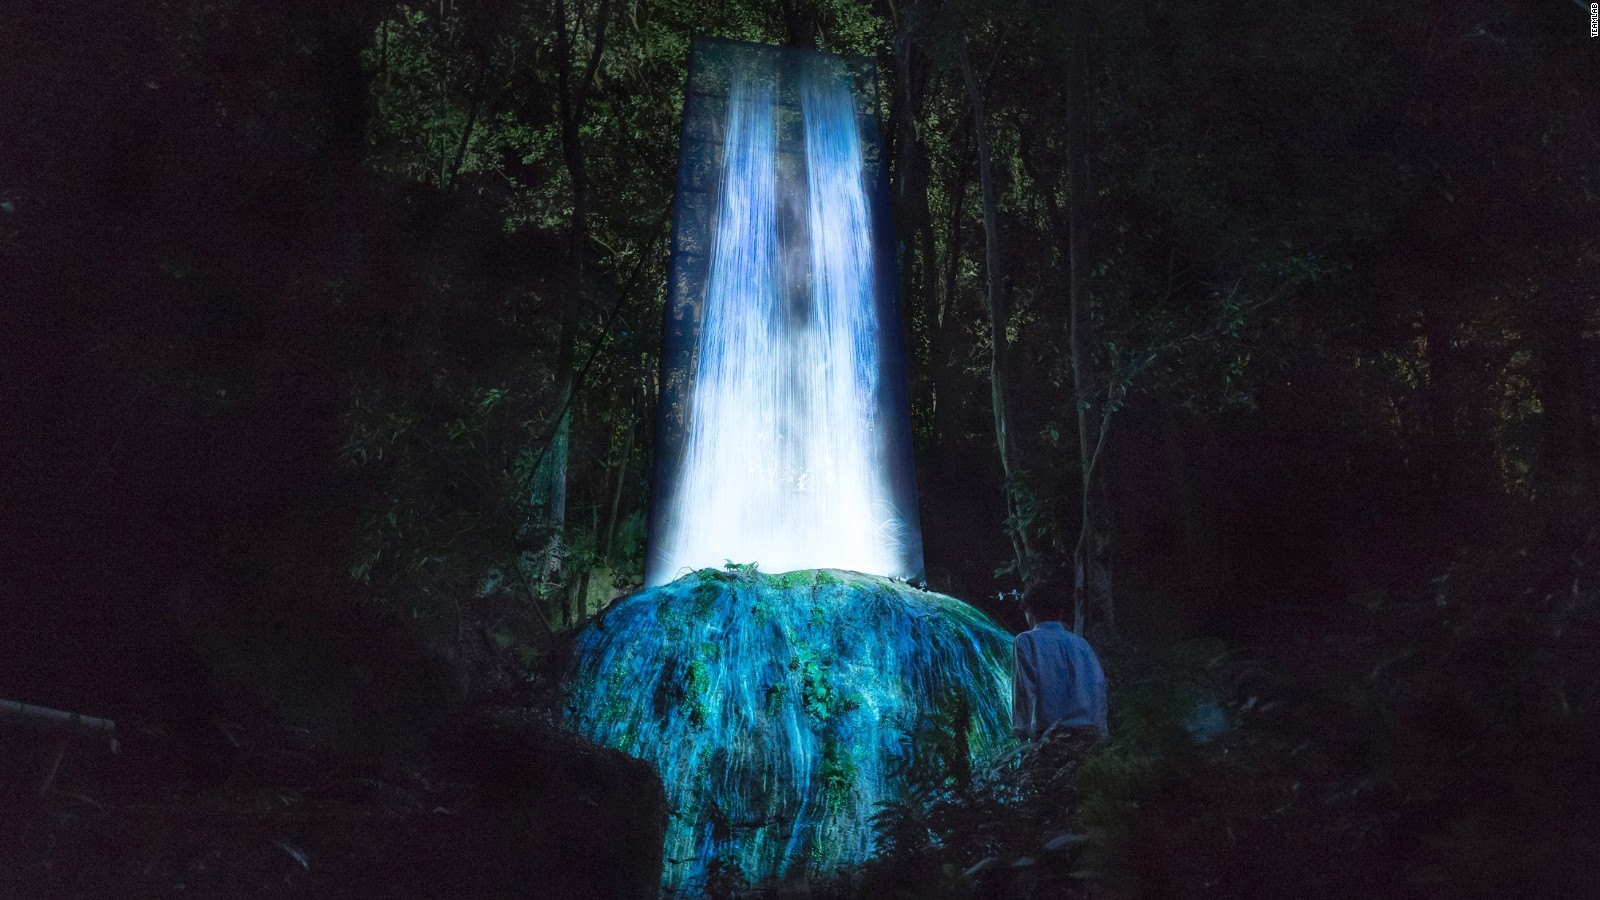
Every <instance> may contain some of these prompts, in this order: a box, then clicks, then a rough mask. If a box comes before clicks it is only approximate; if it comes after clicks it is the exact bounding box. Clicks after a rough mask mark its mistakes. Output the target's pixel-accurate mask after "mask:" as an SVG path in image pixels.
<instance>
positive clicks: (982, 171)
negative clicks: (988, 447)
mask: <svg viewBox="0 0 1600 900" xmlns="http://www.w3.org/2000/svg"><path fill="white" fill-rule="evenodd" d="M957 50H958V54H959V62H960V65H961V76H962V78H963V79H965V80H966V84H967V94H968V95H969V96H970V98H971V100H972V127H973V135H974V136H975V137H976V138H977V143H978V184H979V187H980V190H981V192H982V195H983V234H984V269H985V272H984V274H985V276H986V281H987V288H988V299H989V388H990V389H989V400H990V404H991V405H992V407H993V410H994V433H995V446H996V447H997V448H998V449H999V451H1000V471H1001V474H1002V475H1004V477H1005V495H1006V514H1007V519H1008V521H1007V523H1006V532H1007V534H1008V535H1009V537H1010V538H1011V546H1012V552H1013V553H1014V554H1015V556H1016V566H1017V575H1018V577H1020V578H1022V579H1024V580H1026V579H1028V578H1030V577H1031V576H1032V575H1033V568H1034V560H1035V557H1034V554H1033V548H1032V546H1031V544H1030V538H1029V537H1028V531H1027V528H1026V527H1024V525H1023V523H1022V522H1021V520H1020V519H1019V517H1018V512H1019V511H1018V504H1017V490H1018V488H1019V487H1020V485H1019V484H1018V481H1017V478H1018V475H1019V471H1018V470H1017V468H1016V466H1015V465H1014V463H1015V454H1014V452H1013V447H1012V442H1011V436H1010V434H1009V433H1008V432H1007V430H1006V425H1007V423H1006V381H1005V379H1006V368H1007V365H1006V364H1007V351H1008V350H1009V349H1010V341H1009V339H1008V338H1007V336H1006V333H1007V331H1008V329H1009V327H1010V319H1011V311H1010V309H1009V308H1008V304H1007V297H1006V291H1005V283H1004V282H1005V275H1004V269H1003V268H1002V265H1001V261H1000V225H999V210H1000V201H999V197H998V195H997V192H996V190H995V183H994V166H993V158H992V157H993V154H992V152H991V148H990V146H989V128H988V123H987V122H985V121H984V102H983V91H982V89H981V88H980V87H979V86H978V80H977V78H976V77H975V76H974V75H973V73H972V61H971V59H970V57H969V56H968V53H967V45H966V41H965V39H963V40H961V41H960V42H958V43H957Z"/></svg>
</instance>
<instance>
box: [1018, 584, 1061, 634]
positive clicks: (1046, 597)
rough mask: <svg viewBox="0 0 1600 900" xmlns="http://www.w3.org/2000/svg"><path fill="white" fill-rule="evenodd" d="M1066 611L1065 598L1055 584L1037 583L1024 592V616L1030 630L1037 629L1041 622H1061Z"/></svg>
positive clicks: (1030, 585)
mask: <svg viewBox="0 0 1600 900" xmlns="http://www.w3.org/2000/svg"><path fill="white" fill-rule="evenodd" d="M1066 611H1067V604H1066V601H1065V598H1063V597H1062V595H1061V591H1060V590H1058V589H1057V588H1056V587H1055V585H1054V583H1053V582H1049V581H1044V580H1039V581H1035V582H1033V583H1031V584H1029V585H1028V587H1027V589H1026V590H1024V591H1023V592H1022V615H1023V616H1024V617H1025V618H1026V619H1027V620H1028V627H1029V628H1037V627H1038V626H1039V623H1040V622H1059V621H1061V618H1062V616H1063V615H1065V614H1066Z"/></svg>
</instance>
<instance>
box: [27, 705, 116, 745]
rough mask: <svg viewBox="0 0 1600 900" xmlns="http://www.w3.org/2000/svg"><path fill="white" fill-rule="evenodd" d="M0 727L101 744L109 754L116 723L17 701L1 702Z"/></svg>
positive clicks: (114, 743) (114, 741)
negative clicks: (44, 732)
mask: <svg viewBox="0 0 1600 900" xmlns="http://www.w3.org/2000/svg"><path fill="white" fill-rule="evenodd" d="M0 725H9V726H18V727H23V728H29V729H32V730H35V731H48V732H58V733H63V734H66V735H69V736H71V737H75V738H83V739H85V740H92V741H102V742H105V743H106V744H107V745H108V746H109V747H110V748H111V752H112V753H116V752H117V750H118V749H119V748H118V746H117V723H116V722H113V721H111V720H110V719H99V718H96V717H94V716H85V715H82V714H80V713H75V712H67V711H65V710H60V709H51V708H50V707H48V706H35V705H33V704H31V703H22V702H19V701H17V700H0Z"/></svg>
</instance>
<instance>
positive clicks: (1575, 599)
mask: <svg viewBox="0 0 1600 900" xmlns="http://www.w3.org/2000/svg"><path fill="white" fill-rule="evenodd" d="M1590 16H1591V12H1590V9H1589V6H1588V4H1587V3H1574V2H1571V0H1539V2H1510V0H1460V2H1455V3H1437V2H1429V3H1408V2H1403V0H1328V2H1324V3H1316V4H1307V3H1296V4H1289V3H1276V2H1268V0H1233V2H1224V0H1189V2H1177V0H1145V2H1139V3H1135V2H1129V0H1074V2H1070V3H1065V2H1063V3H1055V2H1046V0H774V2H767V3H763V2H756V0H416V2H411V0H407V2H399V3H396V2H392V0H360V2H310V0H280V2H250V0H182V2H179V0H163V2H154V0H133V2H126V3H105V4H82V3H61V2H39V0H12V2H9V3H6V4H4V5H3V6H0V36H3V37H4V40H3V44H4V48H5V49H4V53H3V54H0V122H3V123H4V126H3V134H0V298H3V299H0V423H3V426H4V430H5V436H4V438H3V439H0V460H3V464H4V470H3V473H4V474H3V478H0V509H3V519H4V521H5V525H4V529H5V532H4V534H3V535H0V573H3V577H0V699H4V700H9V701H17V702H19V703H26V704H34V705H37V706H43V707H48V708H51V709H57V710H65V711H70V712H73V713H79V714H81V715H83V716H90V717H95V718H96V719H109V720H113V721H114V722H115V732H116V741H115V743H116V745H117V747H116V750H117V752H115V753H113V752H111V749H112V748H111V746H110V742H109V741H108V740H106V739H105V738H104V735H100V736H98V737H97V736H96V735H95V734H90V733H89V732H90V731H92V729H89V728H88V727H87V726H84V725H82V723H81V722H80V723H79V725H78V726H76V727H52V728H48V729H41V728H40V727H39V726H38V724H37V723H36V722H31V721H27V720H25V719H24V718H17V717H15V716H12V715H11V709H10V708H9V707H8V708H5V709H0V713H4V714H6V715H7V716H11V717H0V776H3V779H4V781H5V784H4V785H3V787H4V790H5V796H4V797H0V817H3V821H0V896H3V897H11V896H15V897H19V898H23V897H27V898H31V897H49V898H55V897H62V898H66V897H82V898H89V897H95V898H102V897H103V898H111V897H117V898H143V897H208V898H211V897H215V898H233V897H255V896H262V897H266V896H271V897H280V896H281V897H300V896H310V897H330V898H333V897H337V898H365V897H372V898H379V897H385V898H389V897H574V898H585V897H654V896H657V885H658V882H659V879H660V867H661V859H660V854H661V850H660V842H661V834H662V831H661V829H662V828H663V827H664V824H663V823H664V822H665V821H666V817H667V816H668V815H670V811H669V810H667V809H666V808H665V806H664V803H665V801H664V800H663V799H662V796H661V786H660V781H659V779H658V778H657V777H656V774H655V773H654V772H653V771H651V770H650V768H649V767H648V766H646V765H644V764H642V763H640V762H639V761H638V760H634V759H631V758H629V757H626V756H624V755H622V754H620V753H617V752H615V751H612V750H606V749H602V748H600V747H597V746H593V745H590V744H587V743H586V742H584V741H583V740H582V739H580V738H578V737H576V736H575V735H573V734H571V733H569V732H568V731H567V730H566V729H564V728H563V727H562V716H563V710H564V704H567V703H568V702H569V696H568V694H567V693H566V688H565V687H564V679H565V678H566V677H567V667H568V664H569V661H570V660H571V658H572V653H573V646H574V642H575V641H576V640H577V636H578V634H579V633H580V632H581V630H582V629H584V628H585V627H589V626H592V625H594V624H595V623H596V622H597V621H599V619H600V617H601V614H602V613H603V612H604V611H605V610H606V609H607V607H608V606H609V605H610V604H611V603H612V602H613V601H615V600H617V599H618V598H621V597H624V596H627V595H629V594H631V593H633V592H635V591H636V590H638V589H639V588H640V587H641V584H642V582H643V576H644V565H645V549H646V548H645V543H646V531H647V523H648V521H649V502H650V498H651V479H652V473H653V468H652V461H653V456H652V453H653V441H654V437H655V423H656V415H657V408H656V406H657V398H658V395H659V391H660V387H661V386H660V383H659V382H660V377H661V376H660V371H661V369H660V353H661V346H662V330H663V317H664V308H665V303H666V297H667V283H668V269H667V266H668V242H669V239H670V235H671V227H672V213H673V203H674V185H675V179H676V177H677V176H676V172H677V166H678V158H679V157H678V152H679V143H678V142H679V122H680V116H681V113H682V107H683V102H684V85H685V78H686V76H687V74H688V62H689V51H690V45H691V40H692V39H693V38H694V37H695V36H697V35H707V36H714V37H722V38H730V39H735V40H740V41H750V42H759V43H767V44H777V45H784V46H790V47H804V48H812V49H821V50H827V51H831V52H833V53H838V54H841V55H844V56H848V57H859V58H864V60H866V62H867V63H868V64H869V65H870V67H871V68H873V69H874V70H875V72H876V77H877V88H878V90H877V94H876V98H877V101H878V109H877V116H878V119H879V121H880V123H881V127H882V143H883V148H884V157H885V159H886V164H887V173H888V190H889V195H890V207H891V209H892V213H893V222H894V228H895V232H894V248H895V256H896V257H897V262H898V273H897V276H898V290H899V303H900V314H901V319H902V322H901V325H902V327H903V330H904V332H905V335H906V341H907V346H906V357H907V362H908V366H909V382H910V405H911V419H912V440H913V443H914V448H915V455H916V485H917V492H918V495H919V497H920V507H921V508H920V521H921V529H922V535H923V540H924V546H925V559H926V567H927V575H926V582H927V583H926V586H927V588H928V589H929V590H932V591H937V592H942V593H944V594H949V595H952V596H954V597H957V598H960V599H961V600H965V601H967V602H968V603H970V604H972V605H973V606H975V607H976V608H977V609H979V610H981V611H982V612H983V613H985V614H987V615H988V616H990V617H992V618H993V619H994V620H995V621H997V622H998V623H1000V624H1001V625H1002V626H1004V627H1005V628H1007V629H1009V630H1012V631H1019V630H1021V629H1023V628H1025V627H1026V626H1025V625H1024V624H1023V616H1022V612H1021V610H1020V609H1019V608H1018V605H1017V603H1016V602H1015V599H1014V598H1015V597H1016V595H1017V593H1018V592H1020V591H1021V590H1023V589H1024V588H1026V587H1028V586H1030V585H1032V584H1046V583H1047V584H1050V585H1053V586H1055V588H1056V589H1057V590H1059V591H1061V592H1062V596H1063V598H1064V600H1065V604H1066V606H1067V610H1068V615H1067V618H1068V620H1069V621H1068V626H1069V627H1074V626H1075V627H1076V628H1077V630H1079V631H1081V632H1083V633H1084V634H1085V635H1086V636H1088V637H1089V638H1090V640H1091V641H1092V642H1093V643H1094V646H1095V647H1096V649H1097V651H1098V652H1099V654H1100V657H1101V659H1102V660H1103V661H1104V664H1105V667H1106V672H1107V674H1108V680H1109V683H1110V689H1111V701H1110V706H1111V726H1110V736H1109V738H1107V739H1106V740H1103V741H1101V742H1100V743H1098V744H1097V745H1095V746H1094V747H1093V748H1090V749H1087V750H1084V749H1082V748H1070V747H1068V748H1061V747H1059V746H1056V745H1046V746H1045V747H1044V749H1043V750H1041V751H1040V752H1039V753H1036V754H1034V755H1032V756H1030V757H1028V758H1025V759H1023V760H1022V761H1021V762H1017V761H1015V760H1013V762H1012V764H1011V768H1010V769H1008V770H1007V771H1004V772H1000V771H980V770H975V769H971V768H969V767H968V766H966V764H965V763H964V762H960V761H953V760H955V758H956V756H959V755H960V754H956V753H954V752H953V751H952V750H951V748H950V747H949V746H947V744H948V741H947V740H946V738H947V737H948V729H946V728H942V727H930V728H929V730H928V732H927V733H926V734H923V735H922V739H925V741H924V744H925V746H923V745H922V744H919V745H918V748H919V749H918V750H917V753H916V754H914V756H915V760H916V764H914V765H907V766H906V767H905V769H904V771H903V772H902V773H901V774H902V776H903V779H904V782H905V791H904V795H903V797H902V798H901V799H899V800H897V801H896V802H895V803H894V804H891V805H889V806H887V807H885V809H884V813H883V814H882V815H881V816H880V818H879V820H878V823H877V827H878V829H879V834H878V843H877V852H876V853H875V855H874V856H873V858H872V859H871V860H869V861H868V862H867V863H865V864H864V865H863V866H861V867H860V868H859V869H856V870H852V871H847V872H840V873H838V874H837V877H834V878H830V879H812V880H811V882H810V883H785V884H782V885H777V884H768V883H750V882H748V881H747V880H745V879H742V878H740V877H739V874H738V872H737V871H734V870H732V869H730V868H727V867H723V866H716V865H713V866H712V869H711V872H712V875H711V877H708V878H707V879H706V880H705V881H704V883H703V884H697V885H695V886H693V889H692V890H685V891H682V892H677V893H675V894H674V895H675V896H685V897H689V896H706V897H717V898H722V897H778V896H784V897H789V896H814V897H818V898H822V897H837V898H847V897H848V898H869V897H870V898H877V897H908V898H933V897H942V898H965V897H1018V898H1021V897H1039V898H1043V897H1074V898H1077V897H1081V898H1096V900H1102V898H1104V900H1122V898H1129V900H1131V898H1164V897H1183V898H1190V897H1193V898H1201V897H1208V898H1209V897H1214V898H1237V897H1263V898H1302V897H1352V898H1355V897H1360V898H1372V897H1403V898H1458V897H1496V898H1500V897H1508V896H1520V897H1577V896H1587V895H1596V894H1600V837H1597V836H1600V803H1597V802H1596V800H1597V798H1600V774H1597V769H1596V767H1595V764H1594V758H1593V756H1592V755H1591V754H1592V753H1593V750H1594V747H1595V746H1597V743H1596V742H1597V740H1600V572H1597V571H1596V570H1595V568H1594V567H1595V566H1596V565H1600V516H1597V510H1600V227H1597V223H1600V39H1591V38H1590V37H1589V35H1590V33H1591V32H1590V21H1591V18H1590ZM738 562H740V561H738V560H732V561H730V569H735V568H737V566H733V565H731V564H732V563H738ZM1052 747H1053V748H1054V749H1052ZM1585 747H1587V748H1589V749H1588V750H1585V749H1584V748H1585ZM56 754H59V756H57V755H56ZM57 759H59V766H58V767H57V766H55V760H57ZM961 759H962V760H964V759H965V757H964V756H962V757H961ZM41 785H42V787H41ZM652 854H654V855H652Z"/></svg>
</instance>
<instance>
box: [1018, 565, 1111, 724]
mask: <svg viewBox="0 0 1600 900" xmlns="http://www.w3.org/2000/svg"><path fill="white" fill-rule="evenodd" d="M1064 606H1065V604H1063V603H1062V602H1061V600H1060V598H1059V597H1058V596H1057V594H1056V592H1055V591H1054V590H1053V589H1052V588H1051V587H1050V586H1049V585H1048V584H1047V583H1046V582H1035V583H1034V584H1032V585H1029V587H1028V589H1027V591H1025V592H1024V593H1023V595H1022V613H1023V616H1024V617H1026V618H1027V620H1028V630H1027V631H1024V632H1023V633H1021V634H1019V635H1017V637H1016V643H1015V656H1014V659H1013V668H1012V705H1011V730H1012V732H1013V733H1014V734H1015V735H1016V736H1017V737H1019V738H1023V739H1025V740H1037V739H1038V738H1040V737H1043V736H1044V733H1045V732H1046V731H1049V730H1050V728H1051V727H1052V726H1056V725H1060V726H1063V727H1066V728H1075V729H1076V728H1083V729H1088V728H1093V729H1095V730H1096V731H1097V732H1098V733H1099V734H1102V735H1103V734H1105V733H1106V676H1105V672H1104V671H1103V670H1102V669H1101V668H1100V660H1099V658H1098V657H1096V656H1095V653H1094V648H1093V647H1090V646H1089V642H1088V641H1086V640H1084V639H1083V638H1082V637H1081V636H1079V635H1077V634H1074V633H1072V632H1071V631H1068V630H1067V628H1066V626H1064V625H1062V624H1061V616H1062V613H1063V612H1064V611H1065V609H1064Z"/></svg>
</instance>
